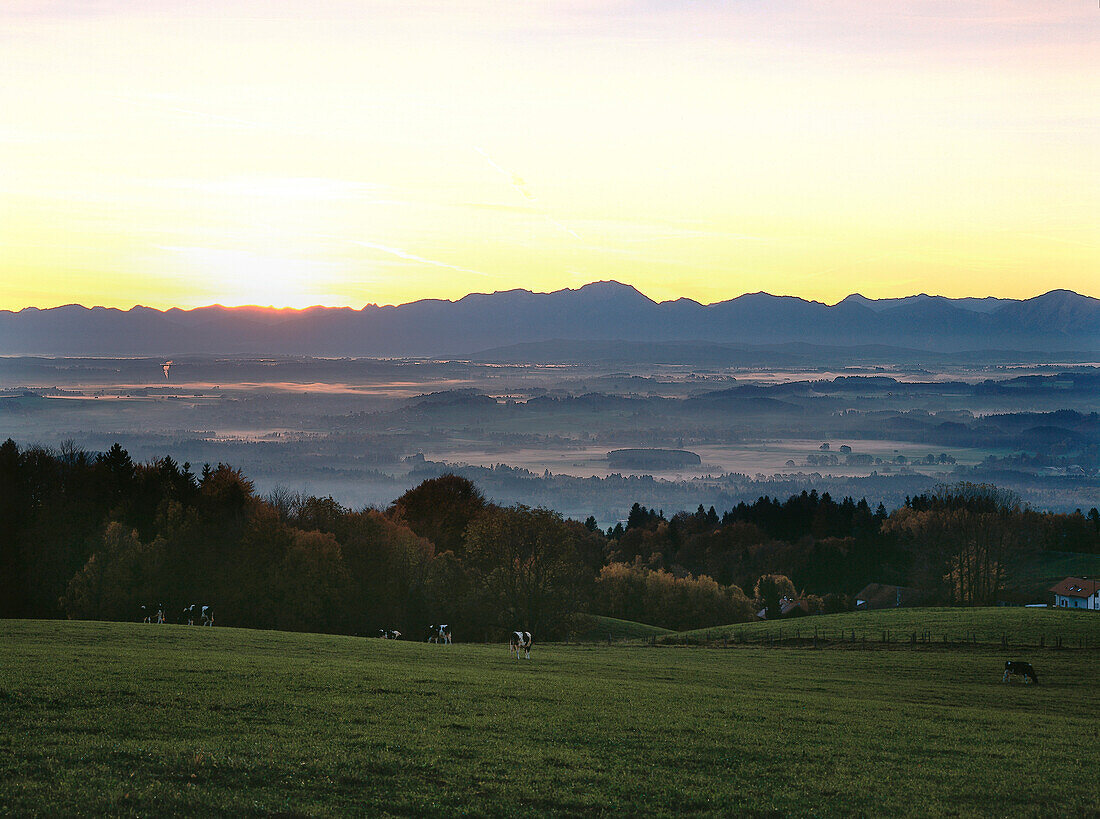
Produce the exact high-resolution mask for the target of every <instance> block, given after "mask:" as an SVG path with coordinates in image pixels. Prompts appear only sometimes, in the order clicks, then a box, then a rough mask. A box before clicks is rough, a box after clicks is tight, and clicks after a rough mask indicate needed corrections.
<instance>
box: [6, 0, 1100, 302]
mask: <svg viewBox="0 0 1100 819" xmlns="http://www.w3.org/2000/svg"><path fill="white" fill-rule="evenodd" d="M1098 216H1100V8H1098V7H1097V5H1096V3H1095V2H1094V0H1065V2H1043V1H1042V0H921V1H920V2H918V1H916V0H894V1H893V2H889V3H880V2H871V0H867V2H853V1H852V0H823V1H822V2H806V1H805V0H788V1H787V2H772V1H770V0H723V1H722V2H718V1H717V0H690V1H687V0H598V1H597V0H586V1H585V2H580V1H579V0H506V1H501V2H496V1H490V0H441V1H440V2H418V1H417V0H346V1H345V0H264V2H248V1H247V0H240V1H239V2H228V1H227V0H186V2H185V1H184V0H129V1H127V0H4V2H3V3H2V4H0V309H8V310H17V309H20V308H23V307H27V306H38V307H50V306H55V305H60V304H68V303H80V304H85V305H88V306H91V305H105V306H114V307H122V308H126V307H130V306H132V305H134V304H144V305H147V306H151V307H157V308H166V307H170V306H180V307H195V306H199V305H205V304H213V303H220V304H226V305H233V304H260V305H274V306H291V307H304V306H308V305H314V304H325V305H350V306H352V307H357V308H358V307H362V306H363V305H364V304H368V303H379V304H400V303H405V302H408V301H413V300H416V299H420V298H447V299H456V298H460V297H461V296H463V295H465V294H467V293H470V292H493V291H496V290H507V289H512V288H526V289H530V290H535V291H550V290H556V289H560V288H563V287H577V286H580V285H582V284H585V283H587V282H591V281H599V280H608V279H614V280H618V281H622V282H626V283H629V284H633V285H634V286H635V287H637V288H638V289H639V290H641V291H642V292H643V293H645V294H646V295H648V296H650V297H651V298H654V299H657V300H663V299H675V298H679V297H688V298H692V299H696V300H698V301H701V302H705V303H709V302H714V301H720V300H723V299H728V298H734V297H736V296H738V295H740V294H742V293H747V292H756V291H761V290H763V291H767V292H770V293H774V294H780V295H796V296H801V297H803V298H808V299H815V300H819V301H824V302H828V303H833V302H836V301H838V300H840V299H842V298H843V297H844V296H846V295H847V294H849V293H853V292H859V293H862V294H864V295H865V296H868V297H871V298H884V297H896V296H904V295H909V294H913V293H919V292H928V293H934V294H940V295H945V296H950V297H963V296H988V295H994V296H1000V297H1008V298H1028V297H1031V296H1034V295H1037V294H1039V293H1043V292H1045V291H1047V290H1051V289H1054V288H1068V289H1072V290H1076V291H1078V292H1081V293H1086V294H1089V295H1093V296H1100V218H1098Z"/></svg>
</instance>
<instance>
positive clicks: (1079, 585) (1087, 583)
mask: <svg viewBox="0 0 1100 819" xmlns="http://www.w3.org/2000/svg"><path fill="white" fill-rule="evenodd" d="M1050 590H1051V591H1052V592H1054V593H1055V594H1061V595H1064V596H1065V597H1091V596H1092V595H1094V594H1096V592H1097V591H1100V580H1088V579H1086V578H1084V577H1067V578H1066V579H1065V580H1063V581H1062V582H1061V583H1058V584H1056V585H1054V586H1051V587H1050Z"/></svg>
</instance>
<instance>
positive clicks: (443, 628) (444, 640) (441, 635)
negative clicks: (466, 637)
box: [428, 624, 451, 645]
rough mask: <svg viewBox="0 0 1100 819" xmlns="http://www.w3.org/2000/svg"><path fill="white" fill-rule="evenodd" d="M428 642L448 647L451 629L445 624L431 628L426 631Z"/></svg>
mask: <svg viewBox="0 0 1100 819" xmlns="http://www.w3.org/2000/svg"><path fill="white" fill-rule="evenodd" d="M428 642H429V643H440V644H442V645H450V644H451V627H450V626H448V625H446V624H444V625H440V626H432V627H431V628H429V629H428Z"/></svg>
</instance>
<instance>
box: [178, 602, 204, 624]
mask: <svg viewBox="0 0 1100 819" xmlns="http://www.w3.org/2000/svg"><path fill="white" fill-rule="evenodd" d="M198 614H199V604H198V603H192V604H191V605H190V606H184V607H183V616H182V617H181V618H180V623H181V624H184V625H188V626H193V625H195V618H196V617H198Z"/></svg>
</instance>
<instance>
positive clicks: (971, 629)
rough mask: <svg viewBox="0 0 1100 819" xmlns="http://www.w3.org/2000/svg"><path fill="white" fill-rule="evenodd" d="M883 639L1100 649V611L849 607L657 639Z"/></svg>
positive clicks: (894, 641) (892, 640)
mask: <svg viewBox="0 0 1100 819" xmlns="http://www.w3.org/2000/svg"><path fill="white" fill-rule="evenodd" d="M815 631H816V633H817V634H818V635H819V636H821V637H822V638H823V639H829V640H850V639H851V637H852V633H853V632H855V636H856V640H857V641H860V642H862V641H863V639H864V638H866V639H867V641H868V642H871V643H874V642H882V639H883V633H884V632H886V633H887V637H888V639H889V641H890V642H893V643H897V642H906V641H908V640H909V639H910V636H911V635H912V634H913V633H914V632H915V633H916V634H917V635H918V639H921V640H923V637H922V636H921V635H924V634H928V635H930V639H931V641H932V642H935V643H940V642H942V641H943V637H944V635H947V638H948V640H949V641H950V642H952V643H958V642H977V643H979V644H984V645H997V646H999V645H1000V644H1001V638H1002V637H1004V638H1005V639H1006V640H1007V641H1008V645H1009V648H1013V647H1016V648H1020V647H1037V646H1038V645H1039V643H1040V640H1042V641H1044V642H1045V645H1046V646H1047V647H1051V646H1053V645H1054V644H1055V639H1056V638H1059V637H1060V638H1061V639H1062V645H1063V646H1064V647H1067V648H1077V647H1080V646H1082V645H1084V646H1086V647H1088V648H1100V614H1097V613H1096V612H1095V611H1066V610H1064V609H1027V608H1022V607H1009V606H1005V607H995V608H973V609H964V608H941V609H936V608H926V609H924V608H908V609H907V608H900V609H884V610H881V611H853V612H846V613H844V614H826V615H821V616H818V617H799V618H794V619H785V620H779V621H775V622H766V621H757V622H755V623H735V624H733V625H729V626H715V627H713V628H704V629H697V630H695V631H680V632H676V633H675V634H671V635H665V636H664V637H661V638H658V639H659V640H660V639H663V640H665V641H667V642H672V643H676V642H684V641H688V642H713V641H720V640H730V641H737V642H739V641H741V640H742V639H743V640H745V641H748V642H757V641H767V640H771V639H783V640H788V639H792V638H795V637H796V636H797V637H800V638H802V639H805V638H809V637H813V636H814V633H815Z"/></svg>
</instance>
